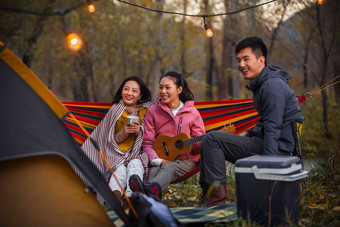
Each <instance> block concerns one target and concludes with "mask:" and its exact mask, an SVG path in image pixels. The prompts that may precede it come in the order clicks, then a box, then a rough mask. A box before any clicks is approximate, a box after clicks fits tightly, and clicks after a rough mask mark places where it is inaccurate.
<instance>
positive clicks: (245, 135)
mask: <svg viewBox="0 0 340 227" xmlns="http://www.w3.org/2000/svg"><path fill="white" fill-rule="evenodd" d="M240 136H244V137H248V132H244V133H241V134H240Z"/></svg>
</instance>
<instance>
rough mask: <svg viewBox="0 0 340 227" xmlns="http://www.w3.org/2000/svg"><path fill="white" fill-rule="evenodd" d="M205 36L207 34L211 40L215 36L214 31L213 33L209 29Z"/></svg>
mask: <svg viewBox="0 0 340 227" xmlns="http://www.w3.org/2000/svg"><path fill="white" fill-rule="evenodd" d="M205 34H206V35H207V36H208V37H209V38H210V37H213V35H214V33H213V31H212V30H211V29H210V28H208V29H206V30H205Z"/></svg>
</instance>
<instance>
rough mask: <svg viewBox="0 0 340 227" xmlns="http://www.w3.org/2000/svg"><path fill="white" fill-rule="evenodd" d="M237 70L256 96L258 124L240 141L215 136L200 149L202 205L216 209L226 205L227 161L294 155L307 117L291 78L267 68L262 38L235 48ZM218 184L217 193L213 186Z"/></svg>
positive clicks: (224, 135) (235, 137)
mask: <svg viewBox="0 0 340 227" xmlns="http://www.w3.org/2000/svg"><path fill="white" fill-rule="evenodd" d="M235 52H236V59H237V65H238V69H239V70H240V72H241V73H242V75H243V77H244V78H245V79H247V80H250V82H249V83H248V85H247V86H246V88H247V89H249V90H251V91H252V92H253V94H254V103H255V108H256V110H257V111H258V113H259V116H260V119H259V122H258V124H257V125H256V126H255V127H254V128H253V129H251V130H248V131H247V132H246V133H243V134H242V135H235V134H231V133H226V132H220V131H215V132H211V133H208V134H207V135H206V137H205V138H204V140H203V142H202V146H201V175H200V184H201V187H202V197H201V199H200V204H201V205H204V206H214V205H220V204H224V203H225V202H226V201H227V190H226V181H227V177H226V167H225V160H227V161H229V162H232V163H235V162H236V161H237V160H238V159H241V158H245V157H248V156H251V155H254V154H259V155H262V154H264V155H292V154H293V152H294V150H295V149H294V148H295V137H294V124H296V121H298V122H302V120H303V117H302V114H301V110H300V107H299V104H298V101H297V99H296V96H295V94H294V92H293V91H292V90H291V89H290V88H289V86H288V85H287V81H288V79H290V75H289V74H288V73H287V72H285V71H283V70H282V69H279V68H276V67H272V66H268V65H266V58H267V47H266V46H265V44H264V43H263V41H262V40H261V39H260V38H258V37H248V38H246V39H244V40H242V41H241V42H239V43H238V44H237V45H236V48H235ZM212 184H214V187H211V185H212Z"/></svg>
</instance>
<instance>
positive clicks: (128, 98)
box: [122, 80, 142, 107]
mask: <svg viewBox="0 0 340 227" xmlns="http://www.w3.org/2000/svg"><path fill="white" fill-rule="evenodd" d="M141 97H142V95H141V91H140V87H139V84H138V83H137V82H136V81H134V80H129V81H127V82H126V83H125V85H124V87H123V90H122V98H123V101H124V103H125V105H126V106H130V107H135V106H136V105H137V102H138V100H139V99H140V98H141Z"/></svg>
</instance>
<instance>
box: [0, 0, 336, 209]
mask: <svg viewBox="0 0 340 227" xmlns="http://www.w3.org/2000/svg"><path fill="white" fill-rule="evenodd" d="M86 2H87V1H79V0H69V1H62V0H38V1H32V0H20V1H1V2H0V40H1V41H2V42H4V44H5V45H6V46H7V47H9V48H10V49H11V50H12V51H13V52H14V53H15V54H16V55H17V56H18V57H19V58H21V59H22V61H23V62H24V63H25V64H26V65H27V66H28V67H29V68H30V69H31V70H32V71H33V72H34V73H35V74H36V75H37V76H38V77H39V78H40V79H41V80H42V81H43V82H44V83H45V84H46V85H47V86H48V87H49V89H51V90H52V92H53V93H54V94H56V96H57V97H58V98H59V99H60V100H61V101H94V102H111V101H112V98H113V96H112V94H114V92H115V90H116V89H117V88H118V86H119V84H120V82H121V81H122V80H123V79H124V78H126V77H128V76H132V75H137V76H140V77H141V78H143V79H144V81H145V82H146V84H147V85H148V87H149V88H150V90H151V91H152V94H153V97H154V100H155V98H156V97H157V92H158V80H159V77H160V76H161V75H162V74H163V73H165V72H166V71H169V70H173V71H177V72H179V73H181V74H182V75H183V76H184V77H185V78H186V79H187V80H188V83H189V86H190V88H191V90H192V91H193V93H194V95H195V101H208V100H225V99H240V98H252V93H251V92H249V91H247V90H246V89H245V87H244V86H245V84H246V81H244V80H243V78H242V76H241V75H240V73H239V72H238V70H237V68H236V60H235V53H234V47H235V45H236V43H237V42H238V41H240V40H241V39H243V38H245V37H247V36H259V37H261V38H262V39H263V40H264V42H265V43H266V44H267V47H268V52H269V53H268V59H267V62H268V64H270V65H274V66H278V67H281V68H283V69H285V70H286V71H287V72H289V73H290V74H291V76H292V79H291V80H290V81H289V85H290V87H291V88H292V89H293V90H294V91H295V93H296V95H298V96H300V95H304V94H306V92H308V93H307V94H308V97H311V99H310V100H308V101H305V102H304V103H302V104H301V108H302V111H303V115H304V117H305V121H304V124H303V131H302V136H301V138H300V142H301V146H302V151H303V154H304V156H305V157H307V159H309V160H312V162H313V163H314V164H315V163H316V164H317V163H319V164H320V165H325V167H327V168H328V169H329V171H328V172H327V173H326V175H325V176H323V177H325V178H326V182H325V181H322V183H323V184H327V185H328V186H330V187H331V188H334V189H336V188H338V187H339V182H340V176H339V167H338V166H339V165H338V163H339V150H340V149H339V148H340V121H339V118H338V117H337V116H339V113H340V108H339V105H340V84H339V83H337V84H336V82H338V81H339V80H338V79H337V80H333V81H332V79H333V78H335V77H337V76H338V75H340V29H339V28H340V27H339V26H340V2H339V0H324V1H322V2H323V4H319V3H318V2H320V1H317V0H302V1H301V0H277V1H273V2H271V3H270V4H266V5H263V6H259V7H256V8H250V9H248V10H244V11H241V12H239V13H233V14H228V15H224V16H211V17H206V22H207V23H208V24H209V25H210V27H211V28H212V30H213V32H214V36H213V37H212V38H207V37H206V36H205V33H204V28H203V17H189V16H181V15H173V14H166V13H157V12H152V11H147V10H144V9H141V8H137V7H133V6H130V5H127V4H123V3H121V2H119V1H116V0H113V1H109V0H98V1H93V2H94V5H95V7H96V11H95V12H94V13H89V11H88V10H87V3H86ZM129 2H132V3H135V4H139V5H142V6H144V7H147V8H152V9H156V10H164V11H172V12H180V13H187V14H192V15H212V14H220V13H222V14H223V13H226V12H236V11H238V10H241V9H244V8H247V7H251V6H254V5H256V4H261V3H264V2H269V1H265V0H264V1H260V0H172V1H170V0H137V1H129ZM64 24H69V25H70V26H72V28H73V30H74V31H75V32H76V33H77V34H78V35H79V36H80V37H81V39H82V40H83V43H84V45H83V48H81V49H80V50H79V51H77V52H75V51H73V50H71V49H69V48H68V46H67V44H66V39H65V32H64V29H65V27H64ZM329 81H331V82H330V83H329V84H327V82H329ZM333 83H334V84H333ZM324 85H326V86H327V85H332V86H330V87H327V88H326V89H322V88H323V86H324ZM317 174H318V173H317ZM319 174H320V173H319ZM318 177H320V175H318ZM321 177H322V176H321ZM320 190H331V189H329V188H328V189H320ZM335 191H336V190H335ZM320 193H321V194H324V195H323V196H322V197H318V198H317V199H316V200H315V201H313V203H314V204H322V205H325V204H327V209H331V210H332V209H333V208H334V207H337V206H339V194H338V193H336V194H335V196H334V194H332V193H329V191H320ZM327 194H328V197H327ZM329 194H332V195H329Z"/></svg>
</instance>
